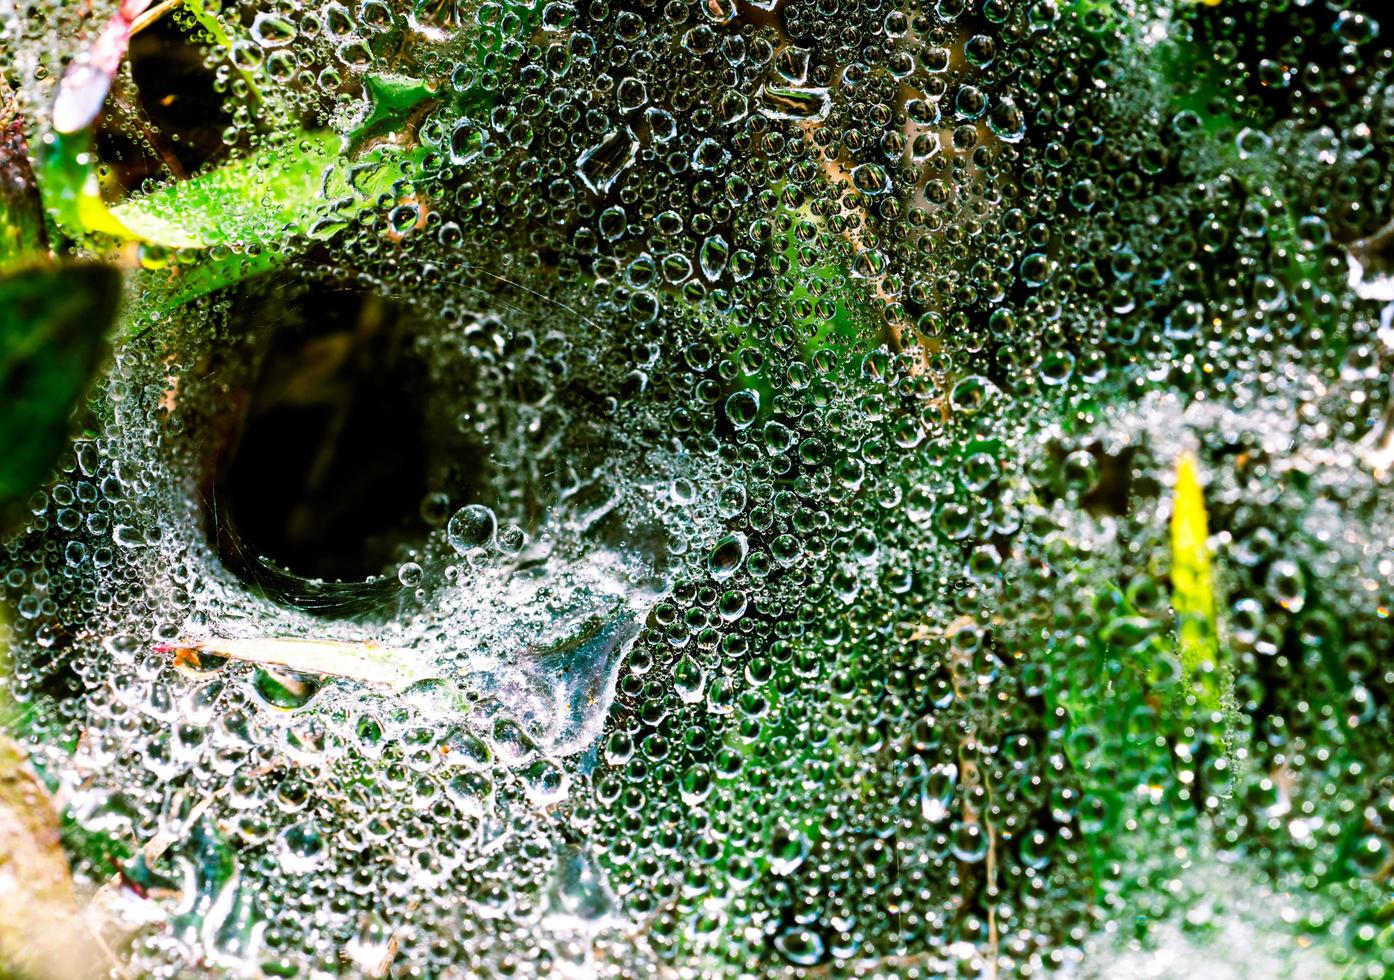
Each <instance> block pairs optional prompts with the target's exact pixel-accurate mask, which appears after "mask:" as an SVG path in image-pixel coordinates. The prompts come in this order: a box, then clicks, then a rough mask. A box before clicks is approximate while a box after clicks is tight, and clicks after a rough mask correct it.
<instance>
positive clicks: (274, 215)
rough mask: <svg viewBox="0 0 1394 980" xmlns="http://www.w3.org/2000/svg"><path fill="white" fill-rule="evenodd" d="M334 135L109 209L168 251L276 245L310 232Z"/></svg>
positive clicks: (310, 138) (301, 139)
mask: <svg viewBox="0 0 1394 980" xmlns="http://www.w3.org/2000/svg"><path fill="white" fill-rule="evenodd" d="M337 139H338V138H337V137H336V136H335V135H334V134H333V133H327V132H326V133H303V134H300V135H299V136H298V137H296V138H294V139H291V140H288V141H287V142H286V143H285V144H283V145H281V146H278V147H276V148H274V149H267V150H263V151H261V152H260V153H256V154H254V155H252V156H250V157H246V158H244V159H241V160H234V161H232V162H231V163H227V164H224V165H223V166H221V167H218V168H217V169H215V170H210V171H207V172H205V173H202V174H199V175H198V176H195V177H191V178H189V179H188V180H183V181H179V182H177V183H173V184H169V185H167V186H165V187H161V188H159V189H158V190H156V191H153V192H151V193H149V194H146V195H143V196H140V197H133V198H131V199H130V200H127V201H123V202H122V203H120V204H118V205H116V206H115V207H114V208H112V212H113V213H114V214H115V215H116V217H117V218H118V219H119V220H120V221H121V222H122V224H124V225H125V226H126V227H128V228H129V229H131V231H133V232H135V233H136V234H137V235H139V236H140V237H141V238H144V239H145V240H146V241H149V242H155V243H157V244H160V245H167V246H170V247H173V248H208V247H209V246H212V245H221V244H234V243H237V244H240V243H246V242H260V241H268V240H274V239H276V238H278V237H279V236H280V235H281V233H282V232H284V231H287V230H291V231H303V230H306V229H308V227H309V223H310V221H311V220H312V218H313V216H314V215H315V214H316V213H317V212H318V210H319V209H320V207H321V206H322V205H323V204H324V200H323V198H322V197H321V196H320V195H321V191H322V190H323V188H324V177H325V170H326V169H327V168H329V167H332V166H333V165H334V164H335V163H336V162H338V160H339V156H338V153H337V152H336V149H335V144H336V143H337Z"/></svg>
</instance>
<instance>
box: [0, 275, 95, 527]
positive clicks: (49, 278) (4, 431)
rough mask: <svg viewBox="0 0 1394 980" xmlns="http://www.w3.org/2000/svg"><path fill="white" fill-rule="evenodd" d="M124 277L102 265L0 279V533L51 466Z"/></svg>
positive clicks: (64, 439) (90, 372)
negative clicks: (1, 396) (0, 316)
mask: <svg viewBox="0 0 1394 980" xmlns="http://www.w3.org/2000/svg"><path fill="white" fill-rule="evenodd" d="M120 285H121V278H120V276H119V275H118V273H117V272H116V270H114V269H112V268H109V267H107V266H103V265H95V264H79V265H60V266H41V267H35V268H29V269H22V270H19V271H16V272H13V273H10V274H9V275H6V276H4V277H0V309H3V310H4V311H5V316H4V318H3V320H0V390H3V391H4V392H5V397H4V399H3V400H0V440H3V442H4V445H5V452H4V453H3V454H2V455H0V530H8V529H9V528H10V527H11V526H12V524H13V520H14V518H15V517H16V516H18V514H17V513H16V512H17V511H19V510H20V508H21V507H22V505H23V503H24V501H25V500H26V499H27V498H28V497H29V495H30V494H32V493H33V491H34V490H35V488H36V487H38V486H39V485H40V484H41V483H42V482H43V480H44V479H45V478H46V477H47V476H48V474H49V471H50V470H51V469H52V468H53V464H54V462H55V461H56V460H57V459H58V456H59V454H60V453H62V451H63V448H64V447H65V446H66V445H67V442H68V420H69V416H70V415H71V414H72V412H73V408H74V407H75V406H76V405H77V403H78V401H79V399H80V398H81V397H82V395H83V392H84V391H86V389H87V385H88V383H89V382H90V381H91V379H92V376H93V374H94V372H95V371H96V369H97V367H98V365H100V364H101V361H102V357H103V355H104V353H105V351H106V346H105V340H104V336H105V333H106V330H107V328H108V327H109V326H110V325H111V323H112V321H113V320H114V318H115V315H116V307H117V302H118V300H119V298H120Z"/></svg>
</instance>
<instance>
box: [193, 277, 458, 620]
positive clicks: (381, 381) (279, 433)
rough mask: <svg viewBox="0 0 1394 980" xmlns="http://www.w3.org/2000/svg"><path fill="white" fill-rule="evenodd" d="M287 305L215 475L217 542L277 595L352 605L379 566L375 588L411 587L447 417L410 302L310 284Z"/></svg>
mask: <svg viewBox="0 0 1394 980" xmlns="http://www.w3.org/2000/svg"><path fill="white" fill-rule="evenodd" d="M280 316H281V317H282V318H283V319H282V322H281V324H280V326H279V327H278V329H277V332H276V335H275V336H274V337H273V338H272V339H271V340H270V344H269V347H268V349H267V351H266V355H265V357H264V359H263V361H262V367H261V370H260V372H259V374H258V376H257V377H256V378H255V380H254V381H253V383H252V385H251V389H250V392H249V393H248V395H249V400H248V402H247V411H246V416H245V418H244V420H243V423H242V426H241V434H240V437H239V438H238V439H237V440H236V442H235V445H234V446H233V447H232V450H231V454H230V457H228V458H226V460H225V462H224V463H223V464H222V466H221V467H220V468H219V472H218V474H217V477H216V480H215V493H214V500H215V502H216V507H215V512H214V515H213V523H214V532H215V536H216V542H217V547H218V551H219V555H220V557H221V558H222V560H223V563H224V565H225V566H226V567H228V568H229V570H231V571H232V572H233V573H234V574H236V575H238V576H239V577H241V578H242V579H243V580H244V581H246V582H247V583H248V584H249V585H251V586H253V587H254V588H257V589H258V590H260V591H262V592H264V593H265V594H267V595H268V596H269V597H270V598H272V599H274V600H276V601H280V602H284V603H287V604H291V605H297V606H301V607H303V608H306V609H307V610H310V611H314V612H321V613H326V614H335V615H343V614H347V613H348V612H350V611H352V610H350V609H349V608H348V607H347V606H345V603H347V604H349V605H354V604H355V603H361V601H371V599H372V598H373V596H372V595H368V594H366V593H364V592H363V583H364V581H365V580H367V579H369V578H372V577H374V576H379V577H380V581H379V582H378V583H377V585H376V586H375V587H373V588H372V589H371V590H370V591H371V592H372V593H373V595H376V594H377V593H382V596H383V597H386V596H388V595H392V594H395V593H396V592H397V591H398V590H400V589H401V586H400V584H399V583H398V581H397V578H396V575H395V568H396V566H397V564H398V563H399V562H401V561H403V560H406V558H407V554H408V551H409V550H410V549H415V548H420V547H421V546H422V545H423V544H424V542H425V540H426V537H427V534H428V533H429V531H430V526H429V525H428V524H427V522H426V519H425V518H424V517H423V516H422V501H423V499H424V498H425V497H426V495H427V494H428V492H430V491H432V490H436V489H439V483H440V476H441V472H442V467H440V466H439V465H433V464H434V463H438V461H437V460H436V459H435V458H434V457H437V456H439V455H440V452H439V450H440V449H441V448H442V443H441V440H439V439H435V438H433V430H432V428H431V426H432V425H433V424H435V425H444V424H446V423H445V422H443V421H437V422H435V423H433V422H432V421H431V420H430V418H429V417H428V411H427V406H428V403H429V398H428V394H429V379H428V377H427V371H426V368H425V365H424V364H423V363H422V361H421V359H420V358H419V357H418V356H416V355H415V354H414V353H413V351H412V349H411V348H412V342H413V338H414V336H415V329H414V328H415V326H416V325H415V324H414V323H413V319H412V317H411V316H410V315H409V314H408V313H406V312H405V311H404V310H403V309H402V308H400V307H398V306H395V305H393V304H392V303H390V302H388V301H386V300H384V299H382V298H380V297H377V296H374V295H371V294H364V293H354V292H342V291H331V290H310V291H308V292H305V293H303V294H301V295H299V296H298V297H293V298H289V299H286V300H285V301H284V305H283V306H282V308H281V311H280ZM458 448H459V447H454V449H452V451H451V452H450V455H451V456H455V450H458ZM433 450H434V451H433ZM452 462H455V463H458V462H459V460H458V458H455V459H453V460H452ZM449 469H450V471H451V473H450V477H451V482H452V483H454V484H455V485H454V486H452V487H451V489H452V490H454V491H455V492H456V493H461V492H463V493H465V494H466V495H468V494H469V491H470V488H469V487H467V486H462V485H461V477H460V469H459V468H457V467H456V466H452V467H450V468H449ZM476 473H477V470H476ZM465 475H466V477H468V475H469V470H468V468H467V467H466V468H465ZM476 478H477V476H476ZM453 496H455V494H452V497H453ZM263 559H265V560H263ZM315 579H322V580H324V581H325V582H326V583H330V585H327V586H319V585H316V584H315V583H313V582H310V581H307V580H315ZM338 582H342V583H345V584H346V585H347V584H350V583H351V584H352V587H351V588H349V589H347V590H346V589H342V588H335V587H334V586H333V584H332V583H338Z"/></svg>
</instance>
